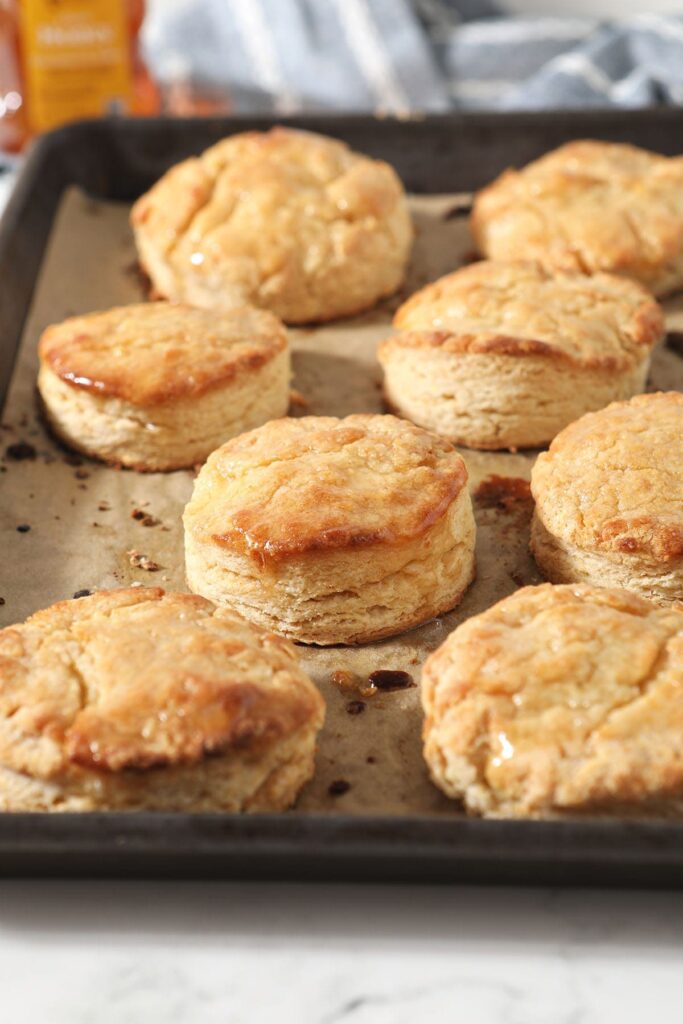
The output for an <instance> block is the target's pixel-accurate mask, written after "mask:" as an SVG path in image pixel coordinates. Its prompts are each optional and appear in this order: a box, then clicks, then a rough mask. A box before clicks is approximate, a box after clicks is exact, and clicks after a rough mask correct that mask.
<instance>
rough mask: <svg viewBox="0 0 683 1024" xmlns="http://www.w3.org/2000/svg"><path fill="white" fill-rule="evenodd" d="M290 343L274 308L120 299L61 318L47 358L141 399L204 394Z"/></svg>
mask: <svg viewBox="0 0 683 1024" xmlns="http://www.w3.org/2000/svg"><path fill="white" fill-rule="evenodd" d="M286 348H287V335H286V332H285V328H284V327H283V325H282V324H281V323H280V321H279V320H278V319H277V317H275V316H273V314H272V313H268V312H264V311H262V310H257V309H252V308H250V307H244V308H242V309H237V310H235V311H232V312H228V313H215V312H209V311H206V310H202V309H193V308H192V307H190V306H184V305H176V304H173V305H172V304H170V303H168V302H147V303H140V304H137V305H132V306H119V307H117V308H115V309H109V310H106V311H105V312H102V313H89V314H86V315H84V316H74V317H71V318H70V319H68V320H64V321H63V322H62V323H59V324H54V325H53V326H52V327H48V328H47V330H46V331H44V333H43V336H42V338H41V339H40V346H39V354H40V360H41V363H42V364H43V365H44V366H46V367H47V368H49V369H50V370H51V371H52V372H53V373H54V374H56V375H57V376H58V377H60V378H61V379H62V380H64V381H65V382H66V383H68V384H70V385H72V386H73V387H75V388H85V389H87V390H89V391H92V392H93V393H95V394H98V395H102V396H106V397H112V398H120V399H123V400H124V401H126V402H130V403H131V404H133V405H139V406H150V405H152V406H153V405H162V404H163V403H165V402H170V401H175V400H178V399H182V398H192V397H199V396H200V395H202V394H204V393H206V392H207V391H210V390H211V389H212V388H215V387H220V386H222V385H225V384H227V383H228V382H229V381H231V380H233V379H235V378H236V377H237V376H238V374H241V373H245V372H247V373H248V372H249V371H252V370H258V369H259V368H260V367H262V366H264V365H265V364H266V363H268V362H269V361H270V360H271V359H273V358H274V356H276V355H277V354H278V353H280V352H282V351H283V350H284V349H286Z"/></svg>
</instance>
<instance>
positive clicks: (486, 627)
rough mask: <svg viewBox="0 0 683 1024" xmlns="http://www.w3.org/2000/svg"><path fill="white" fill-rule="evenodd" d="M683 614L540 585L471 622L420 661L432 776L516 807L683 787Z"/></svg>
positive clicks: (593, 591) (480, 800)
mask: <svg viewBox="0 0 683 1024" xmlns="http://www.w3.org/2000/svg"><path fill="white" fill-rule="evenodd" d="M682 612H683V607H681V606H678V607H677V608H676V607H675V608H671V609H667V610H664V609H659V608H656V607H655V606H654V605H651V604H650V603H649V602H647V601H643V600H642V599H641V598H639V597H636V596H634V595H633V594H630V593H627V592H626V591H622V590H602V589H599V588H595V587H589V586H557V587H556V586H552V585H550V584H543V585H542V586H538V587H525V588H523V589H522V590H519V591H517V592H516V593H515V594H513V595H511V596H510V597H507V598H505V599H504V600H502V601H500V602H499V603H498V604H496V605H494V606H493V607H492V608H489V609H487V611H485V612H483V613H482V614H481V615H476V616H474V617H473V618H470V619H468V620H467V621H466V622H465V623H463V624H462V625H461V626H459V627H458V628H457V629H456V630H455V632H453V633H451V635H450V636H449V637H448V639H447V640H446V641H445V643H444V644H442V646H441V647H440V648H439V649H438V650H437V651H436V652H435V653H434V654H432V655H431V656H430V658H429V659H428V661H427V663H426V665H425V669H424V675H423V684H422V685H423V703H424V707H425V711H426V715H427V719H426V724H425V738H426V741H427V752H428V756H429V760H430V766H431V768H432V772H433V774H434V776H435V778H436V779H437V781H439V782H440V783H441V784H443V783H445V784H446V786H447V787H449V786H452V787H454V789H456V790H457V791H458V795H463V796H465V797H466V799H467V800H468V804H469V805H470V806H472V807H473V808H474V809H478V810H484V811H489V812H491V811H493V812H496V811H498V812H499V811H500V810H502V811H503V812H506V813H513V814H524V813H526V814H529V813H535V812H542V811H548V810H551V809H553V808H556V809H559V808H571V807H580V806H591V805H601V804H603V803H617V804H618V803H620V802H622V801H624V802H626V801H634V800H635V801H637V800H641V799H644V798H646V797H650V796H654V797H660V796H666V795H672V794H674V795H675V794H677V793H678V792H680V791H681V788H682V787H683V758H682V757H681V736H683V700H681V689H682V687H683V614H682ZM451 795H455V793H451Z"/></svg>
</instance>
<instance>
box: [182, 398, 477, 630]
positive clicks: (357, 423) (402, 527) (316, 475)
mask: <svg viewBox="0 0 683 1024" xmlns="http://www.w3.org/2000/svg"><path fill="white" fill-rule="evenodd" d="M184 524H185V552H186V565H187V576H188V582H189V584H190V587H191V588H192V589H193V590H195V591H196V592H198V593H202V594H204V595H205V596H207V597H210V598H211V600H214V601H216V602H226V603H229V604H232V605H233V606H234V607H236V608H238V610H239V611H241V612H242V614H244V615H245V616H247V617H249V618H253V619H254V620H255V621H257V622H260V623H261V624H263V625H268V627H269V628H273V629H276V630H278V631H281V632H283V633H284V634H285V635H287V636H291V637H294V638H296V639H298V640H303V641H305V642H308V643H358V642H361V641H364V640H367V639H370V638H377V637H379V636H386V635H391V634H392V633H396V632H400V631H401V630H402V629H407V628H409V627H410V626H414V625H416V624H417V623H418V622H422V621H425V620H426V619H428V618H431V617H432V616H433V615H436V614H439V613H440V612H442V611H445V610H446V609H447V608H450V607H453V606H454V605H455V604H456V603H457V602H458V600H459V599H460V597H461V595H462V593H463V591H464V590H465V588H466V587H467V585H468V583H469V582H470V580H471V579H472V576H473V573H474V521H473V517H472V508H471V502H470V498H469V494H468V491H467V471H466V469H465V464H464V462H463V460H462V458H461V457H460V455H458V453H457V452H456V451H454V449H453V448H452V447H451V445H449V444H448V443H447V442H445V441H442V440H440V439H439V438H437V437H435V436H434V435H432V434H428V433H427V432H426V431H423V430H420V429H419V428H418V427H415V426H413V425H412V424H409V423H406V422H405V421H403V420H399V419H396V418H395V417H393V416H376V415H356V416H348V417H347V418H346V419H343V420H338V419H334V418H332V417H315V416H309V417H304V418H302V419H286V420H277V421H274V422H271V423H267V424H265V425H264V426H263V427H261V428H259V429H258V430H255V431H252V432H251V433H249V434H245V435H243V436H242V437H239V438H236V439H235V440H233V441H231V442H228V444H226V445H224V446H223V447H222V448H220V449H219V450H218V451H216V452H214V453H213V454H212V455H211V456H210V458H209V459H208V461H207V463H206V465H205V466H204V468H203V469H202V471H201V472H200V474H199V476H198V477H197V480H196V482H195V488H194V492H193V495H192V499H191V501H190V502H189V504H188V506H187V507H186V509H185V514H184Z"/></svg>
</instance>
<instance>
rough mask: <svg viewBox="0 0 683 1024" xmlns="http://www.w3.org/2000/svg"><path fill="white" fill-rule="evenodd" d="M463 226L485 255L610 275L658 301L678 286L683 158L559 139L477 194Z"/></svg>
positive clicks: (682, 272)
mask: <svg viewBox="0 0 683 1024" xmlns="http://www.w3.org/2000/svg"><path fill="white" fill-rule="evenodd" d="M471 227H472V233H473V235H474V238H475V241H476V244H477V246H478V248H479V250H480V252H481V253H482V254H483V255H484V256H488V257H490V258H491V259H498V260H506V259H533V260H538V261H539V262H541V263H543V264H544V265H545V266H546V267H547V268H548V269H550V270H568V271H580V272H581V273H585V274H594V273H596V272H597V271H599V270H606V271H613V272H614V273H616V274H622V275H624V276H625V277H631V278H633V279H634V280H636V281H640V282H641V283H642V284H644V285H646V286H647V287H648V288H650V289H651V290H652V291H653V292H654V293H655V295H666V294H668V293H669V292H672V291H676V290H677V289H678V288H680V287H681V285H683V157H675V158H673V159H671V158H668V157H663V156H659V155H658V154H657V153H650V152H648V151H647V150H644V149H637V148H636V147H635V146H627V145H621V144H617V143H612V142H594V141H580V142H569V143H567V144H566V145H564V146H560V148H559V149H556V150H553V151H552V152H551V153H548V154H546V156H543V157H541V159H540V160H535V161H534V162H533V163H531V164H529V165H528V166H527V167H525V168H524V169H523V170H521V171H517V170H507V171H505V172H504V173H503V174H502V175H501V176H500V177H499V178H498V179H497V180H496V181H494V182H493V184H492V185H489V186H488V188H485V189H483V190H482V191H481V192H479V193H478V194H477V196H476V199H475V202H474V209H473V213H472V221H471Z"/></svg>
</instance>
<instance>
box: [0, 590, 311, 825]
mask: <svg viewBox="0 0 683 1024" xmlns="http://www.w3.org/2000/svg"><path fill="white" fill-rule="evenodd" d="M323 717H324V703H323V700H322V697H321V696H320V694H319V692H318V690H317V689H316V687H315V686H314V684H313V683H312V682H311V680H310V679H309V678H308V676H306V675H305V674H304V672H303V671H302V670H301V668H300V667H299V664H298V658H297V654H296V650H295V649H294V647H292V645H291V644H289V642H288V641H286V640H284V639H282V638H281V637H277V636H273V635H272V634H271V633H266V632H265V631H264V630H262V629H259V628H258V627H257V626H254V625H252V624H251V623H248V622H245V621H244V619H242V618H241V617H240V616H239V615H237V614H236V613H235V612H233V611H230V610H229V609H217V608H215V607H214V606H213V605H212V604H210V603H209V602H208V601H205V600H203V599H202V598H201V597H194V596H192V595H189V594H165V593H164V591H163V590H160V589H157V588H151V587H150V588H130V589H126V590H112V591H102V592H101V593H98V594H95V595H93V596H91V597H85V598H82V599H81V600H76V601H62V602H60V603H59V604H54V605H52V606H51V607H49V608H46V609H44V610H43V611H39V612H37V613H36V614H35V615H32V616H31V617H30V618H29V619H27V620H26V622H24V623H22V624H20V625H16V626H9V627H8V628H7V629H3V630H2V631H0V810H5V811H93V810H118V811H123V810H126V811H130V810H154V811H181V810H182V811H278V810H284V809H285V808H287V807H289V806H290V804H292V803H293V801H294V800H295V798H296V795H297V793H298V791H299V789H300V788H301V787H302V786H303V784H304V783H305V782H306V781H307V780H308V779H309V778H310V777H311V776H312V774H313V758H314V752H315V740H316V734H317V732H318V730H319V729H320V727H321V725H322V721H323Z"/></svg>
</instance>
